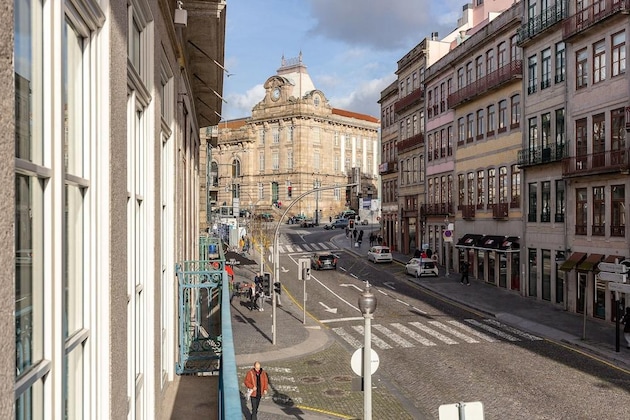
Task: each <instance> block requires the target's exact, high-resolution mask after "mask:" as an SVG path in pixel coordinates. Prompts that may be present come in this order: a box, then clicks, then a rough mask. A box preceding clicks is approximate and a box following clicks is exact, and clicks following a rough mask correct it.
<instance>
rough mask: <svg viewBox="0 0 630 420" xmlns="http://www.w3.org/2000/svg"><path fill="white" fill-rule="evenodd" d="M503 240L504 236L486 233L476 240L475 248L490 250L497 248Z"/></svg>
mask: <svg viewBox="0 0 630 420" xmlns="http://www.w3.org/2000/svg"><path fill="white" fill-rule="evenodd" d="M503 241H505V236H495V235H486V236H484V237H483V238H481V240H480V241H478V242H477V248H479V249H487V250H490V251H494V250H498V249H499V248H500V247H501V244H502V243H503Z"/></svg>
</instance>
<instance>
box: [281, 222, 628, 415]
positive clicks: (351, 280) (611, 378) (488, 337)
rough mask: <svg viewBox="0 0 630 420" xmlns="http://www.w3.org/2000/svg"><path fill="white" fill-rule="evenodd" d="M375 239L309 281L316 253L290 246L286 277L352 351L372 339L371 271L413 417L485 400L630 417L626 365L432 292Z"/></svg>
mask: <svg viewBox="0 0 630 420" xmlns="http://www.w3.org/2000/svg"><path fill="white" fill-rule="evenodd" d="M365 230H366V233H365V234H366V236H367V235H369V230H368V229H365ZM338 234H339V231H324V230H323V229H321V228H312V229H310V230H305V229H299V228H297V229H295V228H289V229H283V237H282V239H283V241H282V242H283V243H285V244H286V243H293V244H300V243H305V244H315V246H311V248H316V247H317V245H316V244H326V243H327V241H328V239H329V238H330V237H332V236H334V235H338ZM367 248H368V245H367V243H366V242H365V241H364V243H363V247H362V249H360V250H359V249H354V251H356V253H357V254H359V255H355V253H354V252H347V251H344V250H335V249H332V251H333V252H336V253H337V254H338V255H339V257H340V260H339V266H338V268H337V270H326V271H313V272H312V276H311V280H310V281H308V282H307V283H306V285H304V283H302V282H301V281H299V280H297V261H298V259H299V258H307V257H308V255H309V253H305V252H300V253H292V252H289V250H288V249H286V250H285V252H284V253H283V254H282V255H281V260H280V266H281V269H282V272H283V273H284V274H283V279H284V280H283V283H284V287H285V288H286V289H287V290H288V291H289V292H290V293H291V295H292V296H293V297H294V298H295V300H296V301H298V302H300V303H302V304H304V305H305V308H306V311H307V313H308V314H309V316H312V317H314V318H316V319H317V320H319V322H320V323H322V324H323V325H325V326H326V327H327V328H329V329H330V331H332V332H333V335H334V336H335V339H336V341H337V342H338V343H339V344H340V345H341V346H342V347H343V348H344V349H346V350H347V351H348V355H351V354H352V353H353V352H354V351H355V349H357V348H359V347H361V346H362V345H363V325H364V321H363V318H362V317H361V314H360V312H359V309H358V303H357V302H358V298H359V295H360V293H361V292H362V291H363V288H364V287H365V282H366V281H369V283H370V285H371V286H372V291H373V293H375V295H376V297H377V302H378V306H377V309H376V313H375V315H374V319H373V321H372V336H373V340H372V346H373V349H374V350H375V351H376V352H377V353H378V355H379V359H380V365H379V369H378V371H377V372H376V374H375V375H374V376H375V378H377V380H378V381H379V382H378V383H379V386H386V387H388V389H389V391H390V392H392V393H393V394H395V395H399V396H400V401H401V403H402V404H403V405H404V406H405V408H406V409H407V410H408V411H409V413H410V415H411V416H412V417H413V418H438V417H439V414H438V407H439V406H440V405H443V404H455V403H458V402H476V401H479V402H481V403H482V404H483V409H484V413H485V418H486V419H508V418H509V419H560V418H571V419H591V418H599V417H601V418H606V417H610V418H630V404H628V401H630V378H628V375H627V374H626V373H624V372H623V371H620V370H618V369H616V368H614V367H613V366H609V365H606V364H602V363H601V362H599V361H598V360H596V359H593V358H591V357H589V356H588V355H586V354H582V353H579V352H576V351H573V350H570V349H568V348H565V347H562V346H559V345H558V344H555V343H552V342H550V341H547V340H544V339H542V338H540V337H536V336H533V335H531V334H527V333H525V332H522V331H518V330H515V329H514V328H511V327H509V326H507V325H502V324H500V323H499V322H497V321H496V320H494V319H489V318H487V317H485V316H484V315H483V314H480V313H476V312H475V311H473V310H470V309H468V308H466V307H462V306H460V305H457V304H453V303H451V302H449V301H446V300H444V299H442V298H441V297H439V296H435V295H432V294H430V293H428V292H426V291H424V290H423V289H421V288H420V287H419V286H417V285H415V284H414V282H413V281H412V277H411V276H407V275H406V274H405V273H404V267H403V266H401V265H400V264H397V263H392V264H378V265H376V264H373V263H369V262H367V260H366V259H365V257H363V256H362V254H364V253H365V252H366V251H367ZM311 253H312V252H311ZM462 287H465V286H462ZM304 291H306V296H305V295H304Z"/></svg>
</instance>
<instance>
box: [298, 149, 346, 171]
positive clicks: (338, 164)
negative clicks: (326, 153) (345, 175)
mask: <svg viewBox="0 0 630 420" xmlns="http://www.w3.org/2000/svg"><path fill="white" fill-rule="evenodd" d="M335 163H336V164H337V169H339V163H338V162H337V160H335ZM287 169H293V150H287Z"/></svg>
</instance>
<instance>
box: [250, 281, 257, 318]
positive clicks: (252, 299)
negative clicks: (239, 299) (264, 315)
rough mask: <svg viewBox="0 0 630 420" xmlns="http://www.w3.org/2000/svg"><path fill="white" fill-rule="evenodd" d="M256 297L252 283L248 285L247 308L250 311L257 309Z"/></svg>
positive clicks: (254, 284) (254, 285)
mask: <svg viewBox="0 0 630 420" xmlns="http://www.w3.org/2000/svg"><path fill="white" fill-rule="evenodd" d="M257 298H258V295H257V294H256V283H252V284H250V285H249V310H250V311H253V310H255V309H258V306H257V305H256V300H257Z"/></svg>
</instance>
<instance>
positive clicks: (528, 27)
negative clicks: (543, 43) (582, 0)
mask: <svg viewBox="0 0 630 420" xmlns="http://www.w3.org/2000/svg"><path fill="white" fill-rule="evenodd" d="M567 9H568V8H567V4H566V1H562V2H560V3H559V4H554V5H553V6H551V7H548V8H547V9H545V10H543V11H542V12H541V14H540V15H538V16H536V17H534V18H532V19H529V20H528V21H527V23H525V24H524V25H522V26H521V27H520V29H519V30H518V45H519V46H522V44H524V43H525V42H527V41H528V40H530V39H532V38H534V37H535V36H536V35H538V34H540V33H541V32H543V31H545V29H547V28H550V27H552V26H553V25H555V24H556V23H558V22H560V21H561V20H562V19H564V18H566V17H567Z"/></svg>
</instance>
